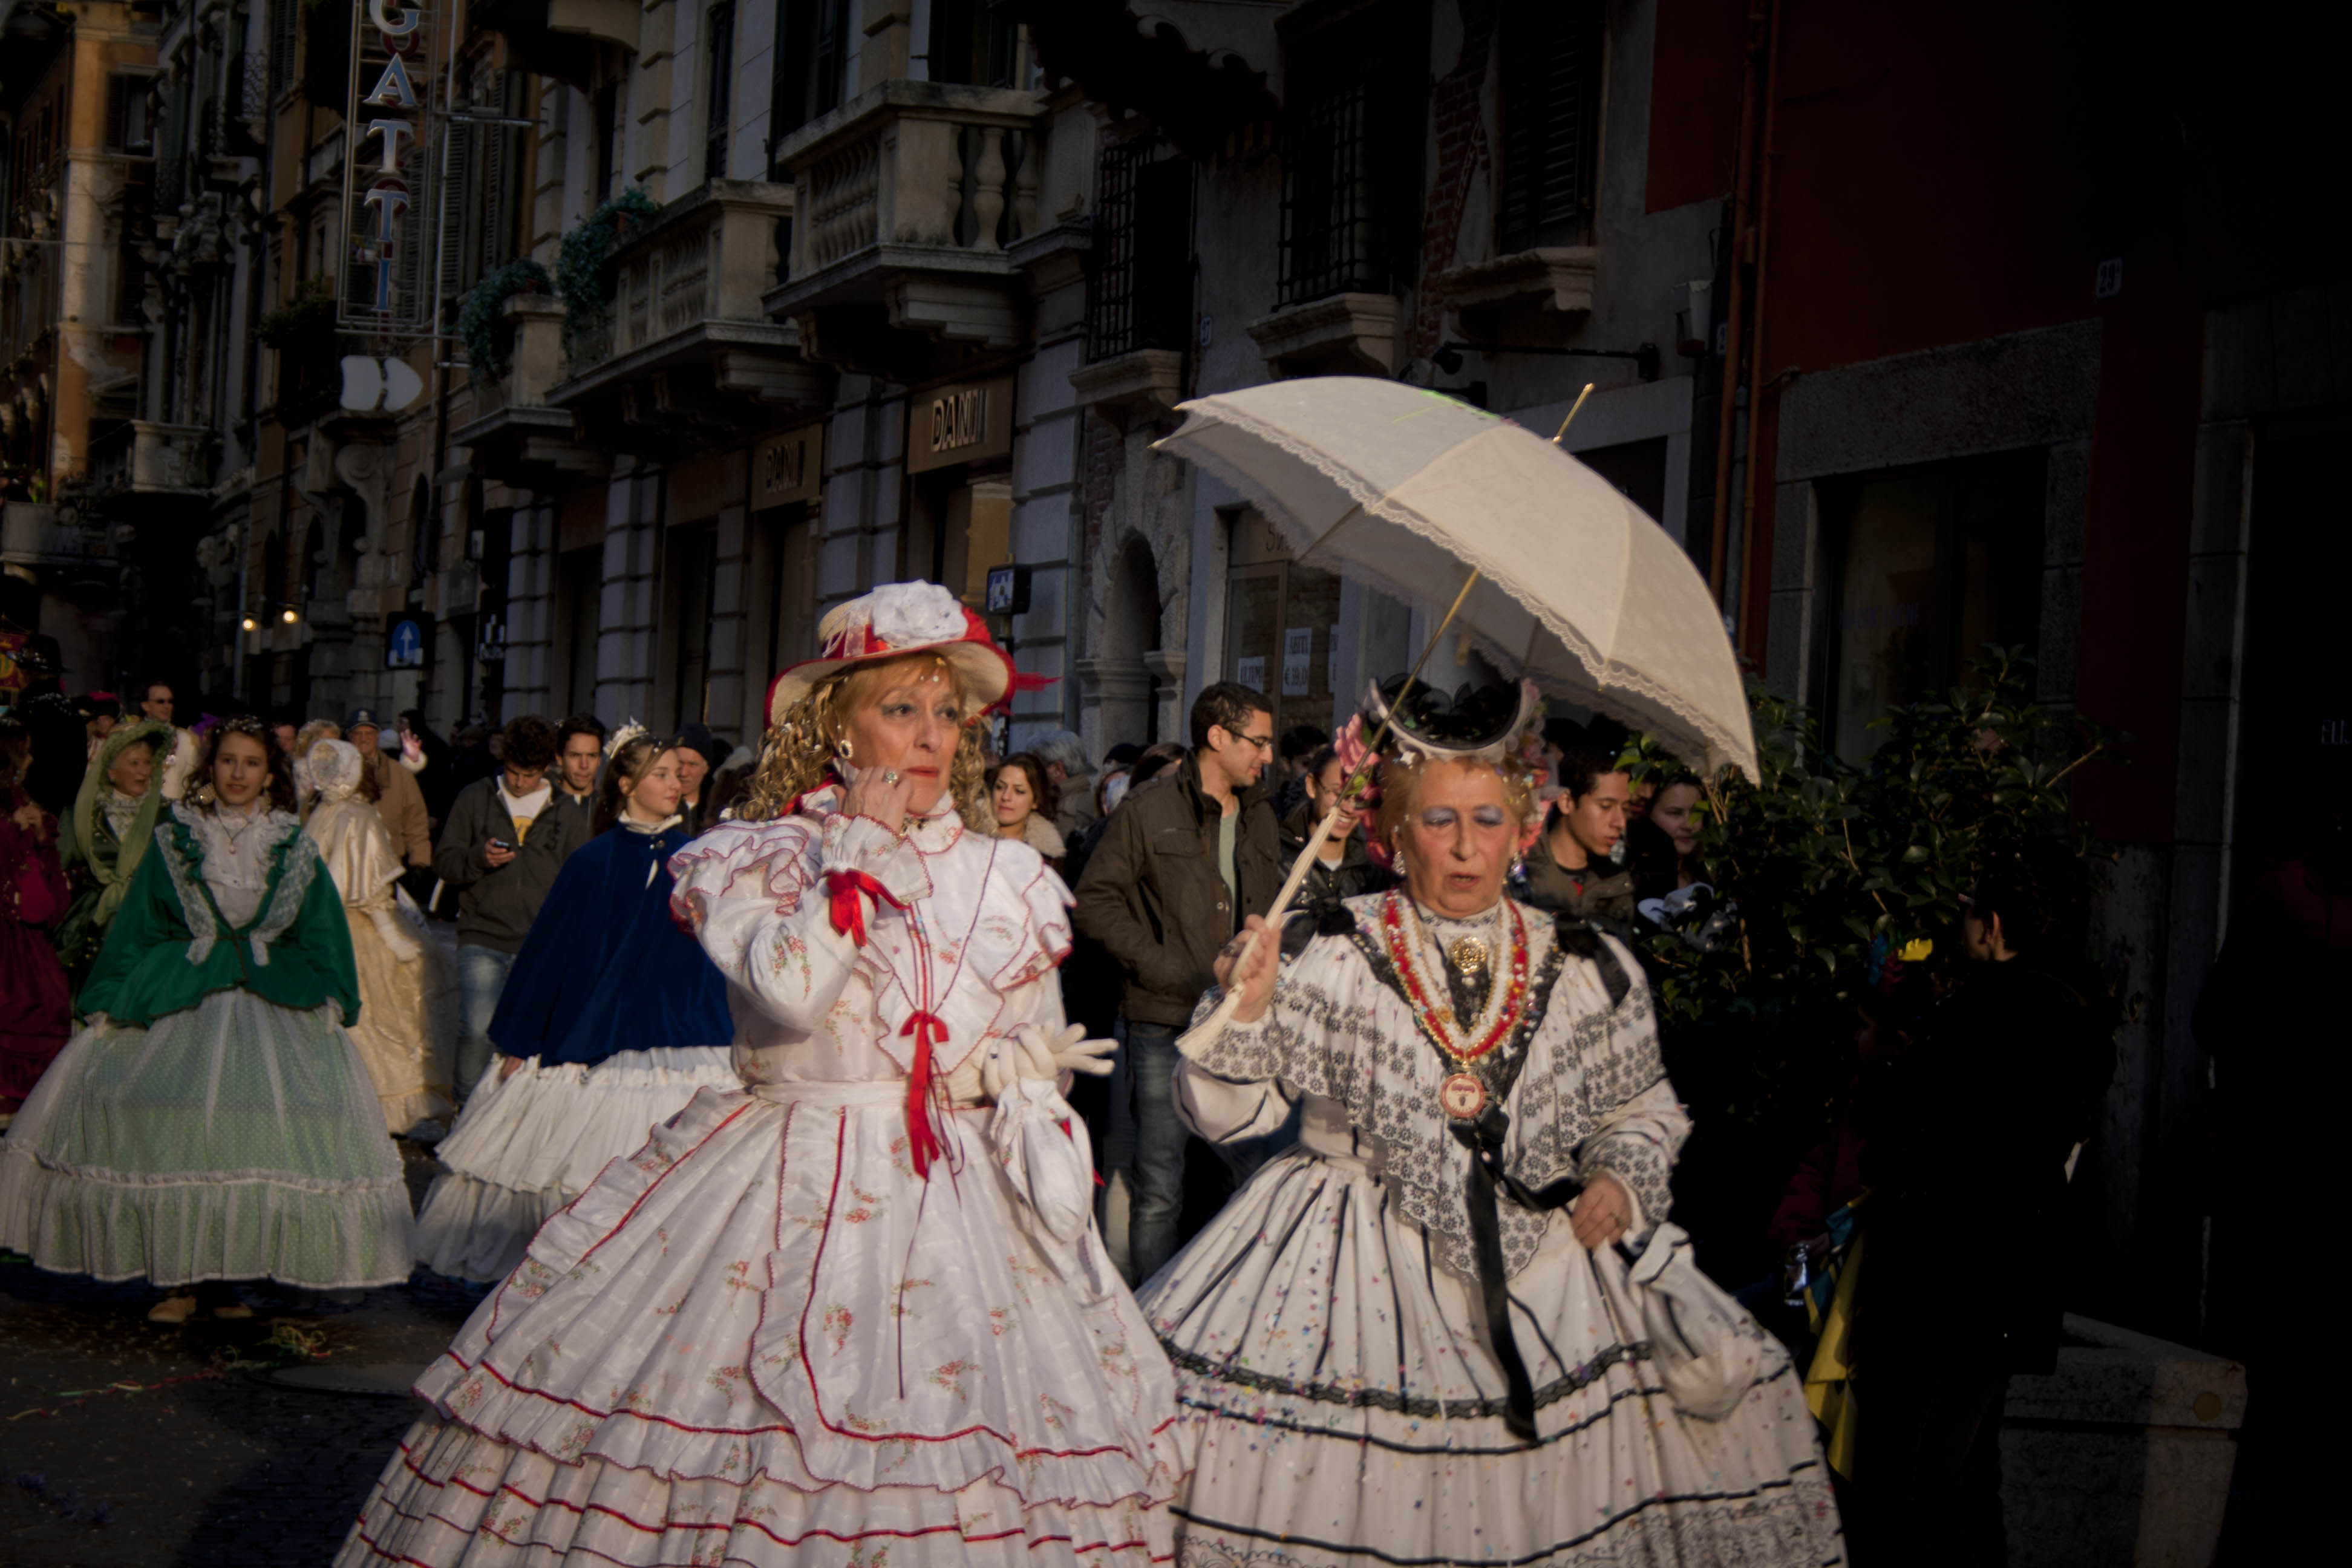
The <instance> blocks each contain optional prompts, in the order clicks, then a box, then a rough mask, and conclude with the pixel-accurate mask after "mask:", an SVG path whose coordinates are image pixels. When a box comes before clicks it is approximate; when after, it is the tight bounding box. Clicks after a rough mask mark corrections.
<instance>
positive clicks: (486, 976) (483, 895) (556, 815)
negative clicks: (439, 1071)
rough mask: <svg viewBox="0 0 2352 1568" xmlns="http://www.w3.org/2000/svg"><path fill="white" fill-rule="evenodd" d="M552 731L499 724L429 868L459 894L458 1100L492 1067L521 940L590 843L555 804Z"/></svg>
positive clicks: (544, 726) (523, 722)
mask: <svg viewBox="0 0 2352 1568" xmlns="http://www.w3.org/2000/svg"><path fill="white" fill-rule="evenodd" d="M554 765H555V726H554V725H552V724H550V723H549V722H548V721H546V720H544V719H541V718H539V717H537V716H535V715H533V716H528V717H525V718H521V719H517V720H515V721H513V722H512V723H510V724H509V725H508V726H507V727H506V756H505V759H504V762H503V763H502V765H501V766H500V768H499V772H498V773H493V774H492V775H490V776H489V777H488V778H486V779H477V780H476V781H475V782H474V783H472V784H467V786H466V787H465V788H464V789H461V790H459V791H458V792H457V799H456V800H455V801H454V802H452V803H451V804H450V806H449V822H448V825H447V826H446V827H444V828H443V829H442V830H441V844H440V847H438V848H437V849H436V850H435V851H434V854H433V868H434V870H435V871H436V872H438V873H439V874H440V877H441V879H442V880H443V881H444V882H446V883H447V884H448V885H449V886H451V887H452V888H455V889H457V891H458V900H457V989H458V992H459V994H460V996H461V998H462V1001H463V1003H464V1006H465V1013H466V1027H465V1033H464V1036H463V1037H462V1038H460V1039H459V1041H458V1042H457V1095H458V1098H459V1099H461V1100H462V1099H463V1098H464V1097H465V1096H466V1095H467V1093H468V1092H470V1091H471V1090H472V1089H473V1087H474V1083H475V1080H476V1079H479V1078H480V1077H481V1076H482V1069H483V1068H487V1067H488V1065H489V1061H490V1016H491V1015H492V1014H494V1013H496V1012H497V1011H498V1010H499V994H500V993H501V992H503V991H504V990H505V989H506V984H507V973H508V971H509V970H511V969H512V968H513V967H514V961H515V954H516V953H517V952H520V950H521V948H522V939H523V934H524V933H525V932H526V931H530V922H531V921H533V920H535V919H537V918H538V915H539V906H540V905H541V904H542V903H544V902H545V901H546V900H547V889H549V888H550V887H551V886H552V885H553V884H554V882H555V873H556V872H557V871H559V870H561V869H562V866H563V862H564V860H565V859H566V858H568V857H569V856H570V855H571V853H572V851H573V850H574V849H577V848H579V847H580V846H582V845H583V844H585V843H586V842H587V841H588V835H587V828H586V826H585V824H584V823H583V821H582V819H581V818H580V816H578V815H577V814H576V813H575V812H573V811H572V810H571V809H569V808H567V807H565V806H564V805H561V804H560V803H559V802H558V801H557V799H556V792H555V786H554V785H553V784H551V782H550V781H549V779H548V776H547V775H548V771H549V770H550V769H551V768H552V767H553V766H554Z"/></svg>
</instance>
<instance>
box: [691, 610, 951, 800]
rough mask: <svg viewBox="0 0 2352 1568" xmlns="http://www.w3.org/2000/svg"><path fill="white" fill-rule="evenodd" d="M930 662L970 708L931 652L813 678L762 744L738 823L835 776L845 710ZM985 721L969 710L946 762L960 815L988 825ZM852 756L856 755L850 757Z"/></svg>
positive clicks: (935, 676) (936, 675) (863, 705)
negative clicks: (902, 671) (895, 675)
mask: <svg viewBox="0 0 2352 1568" xmlns="http://www.w3.org/2000/svg"><path fill="white" fill-rule="evenodd" d="M921 663H928V664H929V665H930V666H931V667H933V669H934V673H933V674H932V675H931V676H930V677H929V679H934V680H944V681H946V682H948V684H949V685H950V687H951V688H953V689H954V691H955V694H956V701H957V702H958V704H960V705H961V706H963V707H965V708H969V707H970V706H971V693H970V692H969V691H968V690H966V689H965V688H964V683H963V677H962V676H961V674H960V673H959V672H958V671H957V669H956V667H955V666H953V665H951V664H950V663H949V662H948V661H947V660H945V659H943V658H940V657H939V656H938V655H936V654H929V653H912V654H908V655H907V656H906V657H905V658H891V659H877V660H875V661H873V662H871V663H868V664H858V665H853V666H851V667H850V668H847V669H844V670H839V671H836V672H835V674H833V675H830V676H827V677H826V678H825V679H824V680H822V681H819V682H818V683H817V685H816V687H815V688H814V689H813V690H811V691H810V692H809V694H808V695H807V696H806V697H803V698H802V699H801V700H799V701H798V702H795V703H793V705H792V706H791V707H790V708H788V709H786V710H784V716H783V718H782V721H779V722H778V723H777V724H776V725H775V726H774V727H773V728H772V729H771V730H769V731H768V734H767V739H766V740H765V741H763V742H761V747H760V763H759V766H758V768H757V769H756V770H755V771H754V772H753V773H752V774H751V785H750V787H749V788H747V789H746V790H745V791H744V792H743V798H742V799H741V800H740V802H738V803H737V805H736V807H735V817H736V820H737V821H739V822H772V821H773V820H774V819H776V818H777V817H780V816H783V815H785V814H786V813H787V812H789V811H791V810H792V808H793V802H794V801H796V800H798V799H799V798H800V797H801V796H803V795H806V794H807V793H808V792H809V791H811V790H813V789H816V788H818V787H819V786H821V785H824V784H831V783H833V782H834V773H833V759H834V756H835V746H836V744H837V743H838V742H840V740H841V738H842V736H843V735H844V733H845V731H846V728H847V724H848V720H849V716H850V715H851V714H853V713H856V712H857V711H858V710H861V709H863V708H866V707H868V706H870V705H872V704H873V703H874V702H875V701H877V700H878V699H879V698H880V697H881V695H882V693H883V692H884V691H885V690H887V689H888V688H889V687H890V685H891V684H892V680H891V674H890V672H891V671H893V670H896V669H898V668H901V667H903V666H906V665H909V664H921ZM984 728H985V726H984V725H983V724H982V721H981V715H980V714H979V713H976V712H967V713H965V714H964V715H963V717H962V729H961V731H960V732H959V734H958V735H957V737H956V749H955V757H954V760H953V761H951V762H950V763H949V764H948V797H949V798H950V800H952V801H953V802H954V803H955V808H956V811H957V812H958V814H959V815H961V816H962V817H963V819H964V820H965V821H966V822H968V823H971V824H974V825H982V826H984V825H985V824H987V823H988V822H989V821H990V820H991V818H990V816H989V815H988V810H987V801H988V766H987V758H986V755H985V753H984V752H983V751H982V742H981V735H982V730H983V729H984ZM852 760H853V761H855V759H852Z"/></svg>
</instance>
